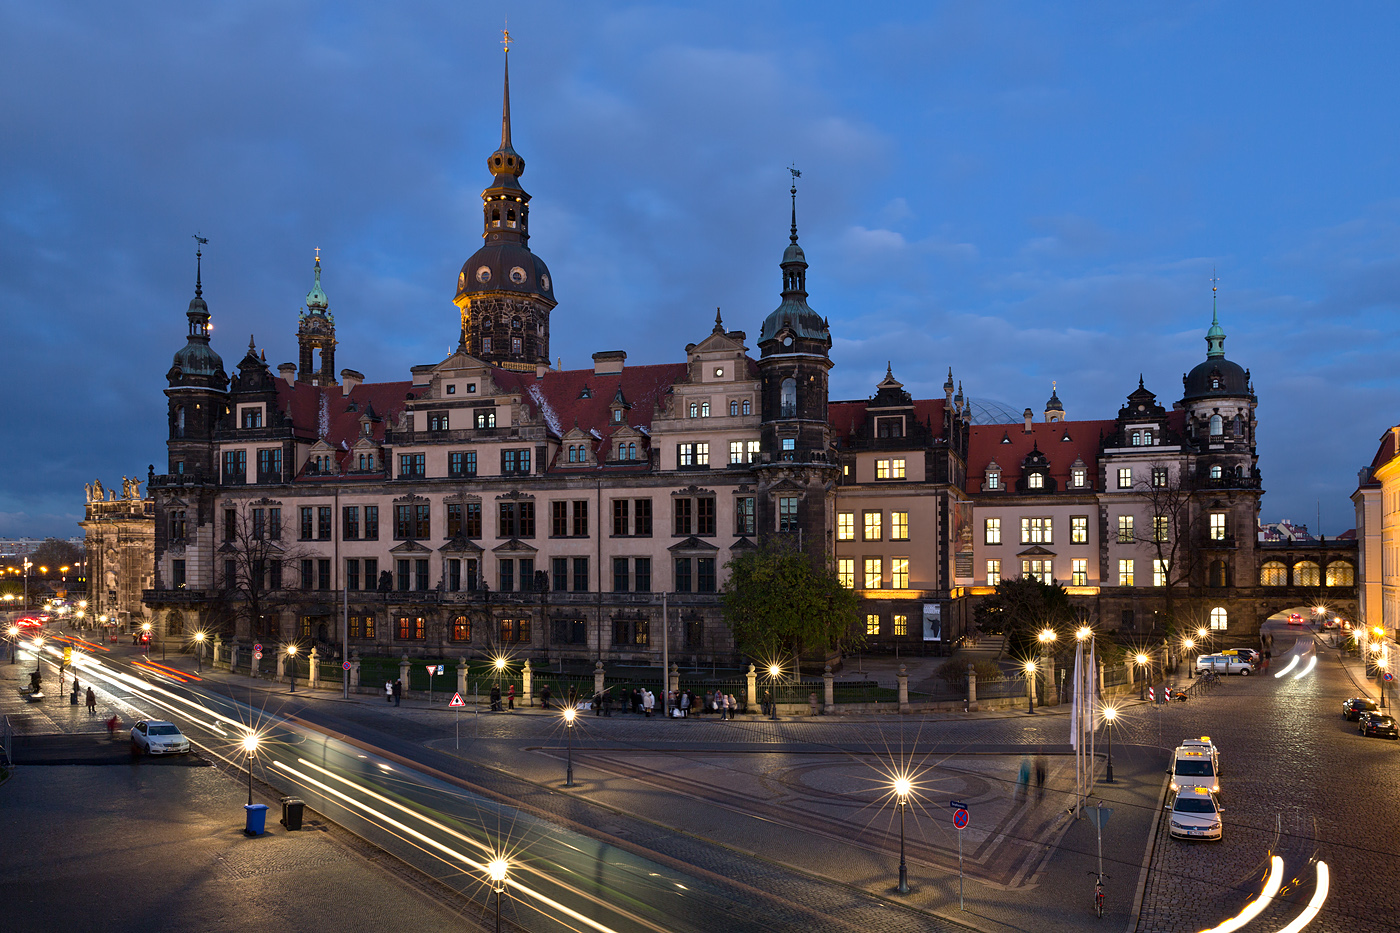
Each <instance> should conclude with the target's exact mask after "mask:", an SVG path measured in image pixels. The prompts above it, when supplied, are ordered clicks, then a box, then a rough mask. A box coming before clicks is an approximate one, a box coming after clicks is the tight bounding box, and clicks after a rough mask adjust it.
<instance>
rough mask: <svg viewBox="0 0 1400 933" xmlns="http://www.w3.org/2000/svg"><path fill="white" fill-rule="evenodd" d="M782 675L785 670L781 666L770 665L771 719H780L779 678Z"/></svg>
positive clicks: (769, 715)
mask: <svg viewBox="0 0 1400 933" xmlns="http://www.w3.org/2000/svg"><path fill="white" fill-rule="evenodd" d="M782 674H783V669H782V667H781V666H779V665H777V664H770V665H768V682H769V683H770V684H771V686H770V687H769V691H770V693H771V696H769V698H768V718H769V719H777V718H778V678H779V677H781V676H782Z"/></svg>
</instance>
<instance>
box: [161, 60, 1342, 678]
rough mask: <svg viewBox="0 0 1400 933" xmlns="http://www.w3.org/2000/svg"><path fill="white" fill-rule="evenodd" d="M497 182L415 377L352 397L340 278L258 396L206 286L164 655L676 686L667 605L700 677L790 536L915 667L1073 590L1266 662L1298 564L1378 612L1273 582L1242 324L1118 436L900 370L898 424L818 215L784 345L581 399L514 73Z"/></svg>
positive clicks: (609, 359)
mask: <svg viewBox="0 0 1400 933" xmlns="http://www.w3.org/2000/svg"><path fill="white" fill-rule="evenodd" d="M487 168H488V171H489V172H490V175H491V182H490V184H489V186H488V187H487V188H486V189H485V190H484V191H483V192H482V210H483V215H482V217H483V231H482V238H483V242H482V245H481V247H480V248H479V249H478V250H477V251H476V252H475V253H473V254H472V255H471V257H470V258H468V259H467V260H466V262H465V263H463V265H462V270H461V274H460V275H459V277H458V280H457V287H456V297H455V304H456V305H457V307H458V309H459V310H460V330H459V334H458V342H457V348H456V350H455V352H453V353H452V355H450V356H449V357H447V358H446V359H444V360H442V361H441V362H438V363H435V364H428V365H422V366H415V367H413V368H412V369H411V371H410V372H409V373H407V374H406V376H405V378H403V379H401V380H399V381H394V382H379V383H371V382H366V381H365V377H364V376H363V375H362V374H361V373H359V372H356V371H355V370H351V369H341V370H340V371H339V372H338V373H337V372H336V371H335V368H334V367H335V363H334V360H335V354H336V349H337V346H338V343H337V340H336V334H335V318H334V315H333V314H332V313H331V303H330V299H329V298H328V296H327V293H326V291H325V290H323V288H322V282H321V279H322V269H321V262H320V259H319V257H318V258H317V259H316V261H315V264H314V268H313V282H314V284H313V286H312V289H311V291H310V293H309V294H308V295H307V296H306V308H305V311H304V312H303V313H302V314H301V316H300V320H299V322H298V328H297V342H298V348H299V357H298V360H299V361H298V363H297V364H292V363H285V364H282V365H280V366H279V367H278V368H277V371H276V372H275V373H274V372H273V371H272V370H271V369H270V368H269V365H268V363H267V361H266V356H265V353H264V352H263V351H261V350H259V349H258V347H257V346H256V343H255V342H254V341H251V340H250V342H249V346H248V351H247V353H246V354H245V356H244V357H243V358H242V359H241V360H240V361H239V362H238V364H237V367H236V371H235V373H234V374H233V376H232V378H231V379H230V377H229V375H228V374H227V372H226V371H225V368H224V363H223V360H222V358H221V357H220V356H219V354H218V353H217V352H215V350H214V349H213V347H212V346H211V343H210V337H209V327H208V322H209V308H208V305H207V303H206V301H205V299H204V297H203V285H202V272H201V270H200V269H199V267H198V264H197V266H196V286H195V297H194V299H193V300H192V301H191V302H190V304H189V308H188V311H187V321H188V333H187V335H186V344H185V346H184V347H183V348H181V349H180V350H179V351H178V352H177V353H176V354H175V357H174V362H173V365H172V366H171V368H170V370H169V372H168V374H167V381H168V387H167V388H166V390H165V392H166V396H167V398H168V411H169V440H168V443H167V462H166V464H165V466H164V469H163V470H162V472H160V473H157V472H156V471H155V468H154V466H153V467H152V468H151V471H150V477H149V485H148V490H149V493H148V494H149V495H150V496H151V497H152V499H153V501H154V512H155V558H154V561H155V567H154V571H155V583H154V586H153V587H151V588H150V589H148V590H146V592H145V594H144V599H145V602H146V604H147V605H148V606H149V607H150V609H151V610H152V613H153V615H154V616H155V618H156V619H157V625H156V629H157V632H158V633H160V634H161V635H162V636H165V635H169V636H171V637H174V636H177V635H178V634H179V633H181V632H186V631H191V630H193V628H194V627H203V628H207V629H216V630H219V631H222V632H224V633H225V634H226V635H232V636H234V637H236V638H237V639H239V640H240V641H248V640H255V641H256V640H262V639H269V640H290V639H298V640H302V641H303V642H315V643H321V644H323V645H325V646H326V647H327V648H331V647H332V646H339V645H340V644H341V642H342V640H343V639H348V642H349V644H350V646H351V647H352V648H354V649H358V650H359V651H360V652H361V653H362V654H373V653H393V654H395V655H398V654H400V653H403V652H408V653H410V654H415V655H432V656H440V655H442V654H453V655H456V654H458V653H462V654H472V653H484V652H488V651H494V650H498V649H501V648H509V649H511V650H514V651H515V652H517V653H520V654H525V655H527V656H532V657H549V658H550V659H552V660H553V659H573V660H592V659H597V660H608V661H622V662H636V663H656V662H659V659H660V654H661V640H662V630H661V626H662V625H663V616H662V607H663V600H664V604H665V605H666V606H667V607H669V613H668V618H666V619H665V620H664V624H665V625H666V626H667V629H666V637H667V638H668V640H669V644H670V646H671V650H672V651H673V653H675V654H677V655H678V656H680V657H682V658H693V659H695V660H697V661H699V660H706V661H708V660H711V659H716V660H724V661H728V660H733V659H735V649H734V645H733V641H732V638H731V637H730V633H729V629H728V627H727V625H726V624H725V621H724V618H723V615H722V612H721V605H720V591H721V589H722V587H723V585H724V580H725V564H726V562H727V561H729V560H730V559H731V558H732V557H733V556H734V555H735V554H737V553H740V552H741V551H743V550H744V549H747V548H752V547H755V546H757V545H758V544H760V543H762V542H764V541H766V540H768V539H770V538H773V537H779V536H780V537H785V538H787V539H788V540H790V541H791V542H792V543H793V544H794V545H795V546H797V547H799V548H801V549H802V550H803V551H805V552H806V553H808V554H809V555H810V556H811V557H812V558H813V559H814V560H818V561H830V562H832V565H833V567H834V569H835V570H836V572H837V573H838V574H839V576H840V577H841V579H842V580H843V581H844V582H845V583H846V584H847V585H849V586H852V587H853V588H855V589H857V590H858V591H859V592H860V594H861V596H862V607H863V608H862V616H863V618H861V619H858V620H853V624H856V625H859V626H861V627H862V629H863V631H864V632H865V633H866V635H867V639H868V642H869V643H870V644H872V645H874V646H876V647H884V648H891V649H892V648H894V647H895V646H903V648H904V649H905V650H912V651H928V650H933V651H935V652H941V651H942V650H944V648H945V647H946V646H949V645H951V644H953V643H954V642H956V640H957V639H959V638H960V637H961V636H962V635H964V634H965V633H966V632H967V631H968V629H969V626H970V625H971V620H972V606H973V605H974V604H975V602H976V601H977V600H978V599H980V598H981V597H983V596H985V595H986V594H988V593H990V592H991V589H992V588H993V587H995V585H996V583H997V582H998V580H1000V579H1002V578H1008V577H1015V576H1021V575H1025V576H1036V577H1039V578H1041V579H1044V580H1047V581H1049V580H1052V579H1053V580H1057V581H1059V582H1062V583H1064V584H1066V585H1067V586H1068V587H1069V588H1070V592H1071V594H1072V596H1073V598H1074V600H1075V602H1076V604H1077V605H1079V606H1080V607H1082V611H1083V613H1084V616H1085V618H1086V619H1088V620H1090V621H1091V622H1094V623H1095V624H1097V625H1099V626H1100V627H1102V628H1106V629H1111V630H1120V631H1124V632H1129V633H1135V634H1142V635H1147V634H1152V633H1157V634H1161V632H1162V630H1163V621H1164V619H1165V618H1166V616H1167V615H1171V616H1174V617H1176V618H1181V617H1182V615H1183V613H1188V614H1194V616H1195V617H1199V618H1200V619H1202V620H1203V622H1202V624H1205V625H1209V626H1211V627H1213V628H1215V629H1216V630H1217V631H1219V632H1222V633H1226V634H1228V635H1230V636H1231V637H1240V638H1244V639H1246V640H1247V639H1250V638H1252V637H1253V636H1254V635H1255V634H1257V630H1258V625H1259V622H1260V621H1261V619H1262V618H1264V617H1267V615H1269V614H1271V613H1272V612H1275V611H1278V609H1277V608H1275V606H1276V605H1277V607H1278V608H1281V607H1282V606H1283V605H1285V604H1289V605H1291V604H1292V603H1291V602H1290V600H1292V601H1301V600H1303V599H1304V598H1309V596H1310V594H1311V593H1312V589H1311V588H1312V587H1316V588H1319V589H1324V588H1325V587H1324V585H1323V581H1322V577H1321V576H1320V577H1319V578H1318V579H1317V580H1315V581H1314V580H1313V578H1312V577H1311V576H1306V574H1305V571H1303V570H1299V571H1298V573H1299V574H1300V575H1299V576H1295V571H1294V565H1299V567H1301V565H1303V564H1311V566H1312V567H1313V568H1314V569H1317V568H1319V567H1320V566H1325V568H1326V569H1325V573H1323V576H1325V578H1326V580H1327V581H1329V584H1328V585H1331V581H1341V580H1343V579H1345V580H1346V581H1347V584H1346V586H1350V585H1351V583H1352V579H1351V576H1350V575H1349V574H1344V573H1343V572H1342V570H1341V568H1340V564H1341V562H1344V561H1347V560H1350V561H1351V562H1352V563H1354V560H1355V557H1354V555H1351V556H1350V557H1348V556H1347V555H1345V554H1342V555H1341V556H1338V554H1337V553H1331V552H1329V553H1328V554H1326V555H1323V556H1321V557H1318V556H1316V555H1310V554H1308V553H1302V552H1300V553H1297V554H1294V553H1292V552H1289V554H1287V555H1282V556H1281V560H1283V561H1285V562H1286V563H1282V564H1280V566H1283V567H1284V571H1285V573H1284V576H1283V577H1282V578H1279V579H1276V577H1277V574H1276V573H1275V572H1274V571H1267V570H1265V569H1264V568H1265V567H1267V566H1268V565H1269V559H1268V556H1267V554H1266V548H1265V546H1264V545H1261V544H1259V543H1258V541H1257V537H1258V536H1257V534H1256V529H1257V525H1258V514H1259V500H1260V497H1261V496H1262V494H1263V487H1262V482H1261V478H1260V473H1259V471H1258V468H1257V457H1256V454H1255V428H1256V419H1255V413H1256V406H1257V399H1256V397H1255V395H1254V390H1253V386H1252V384H1251V383H1250V379H1249V374H1248V371H1247V370H1245V369H1243V368H1242V367H1241V366H1239V365H1238V364H1236V363H1234V362H1232V361H1230V360H1228V359H1227V358H1226V357H1225V354H1224V342H1225V334H1224V331H1223V330H1222V329H1221V327H1220V325H1219V323H1218V320H1216V321H1213V322H1212V325H1211V328H1210V330H1209V331H1208V332H1207V334H1206V342H1207V353H1206V358H1205V360H1204V361H1203V362H1201V363H1200V364H1199V365H1197V366H1196V367H1195V368H1194V369H1193V370H1192V371H1191V372H1190V373H1188V374H1186V375H1185V376H1184V377H1183V392H1182V396H1181V398H1180V399H1179V400H1176V401H1173V402H1172V403H1170V405H1169V406H1164V405H1163V404H1161V403H1159V402H1158V400H1157V398H1156V396H1155V395H1154V394H1153V393H1152V392H1151V391H1149V390H1148V389H1147V388H1146V387H1145V385H1144V383H1143V381H1142V380H1141V379H1140V380H1139V383H1138V386H1137V388H1136V389H1135V390H1133V391H1132V392H1130V393H1129V394H1128V395H1127V397H1126V400H1125V402H1124V404H1123V405H1122V407H1121V408H1120V409H1119V410H1118V413H1117V416H1116V417H1114V418H1105V419H1100V420H1086V421H1074V420H1070V419H1069V418H1068V417H1067V413H1066V411H1065V408H1064V406H1063V404H1062V403H1061V401H1060V399H1059V397H1058V392H1055V393H1052V395H1051V398H1050V400H1049V402H1048V403H1047V404H1046V406H1045V410H1044V413H1043V418H1042V419H1041V420H1036V419H1035V417H1034V416H1033V413H1032V412H1031V410H1030V409H1026V410H1025V412H1024V416H1023V418H1022V420H1021V421H1019V422H1017V423H987V418H986V417H985V414H984V412H985V410H986V407H985V406H984V405H983V404H981V403H974V402H973V401H972V400H971V399H970V398H967V397H964V395H963V392H962V388H961V386H960V385H955V383H954V380H953V374H952V372H951V371H949V375H948V380H947V382H946V383H945V385H944V395H943V397H942V398H936V399H914V398H913V397H912V396H911V395H910V393H909V392H907V391H906V390H905V389H904V386H903V385H902V384H901V383H900V381H899V380H898V379H897V378H896V376H895V374H894V373H893V372H892V371H887V373H886V375H885V378H884V379H883V380H881V381H880V383H879V384H878V385H876V386H874V387H873V389H874V391H873V394H872V395H871V396H870V397H869V398H868V399H865V400H858V401H831V400H830V399H829V391H828V373H829V371H830V369H831V367H832V365H833V360H832V359H831V356H830V350H831V346H832V340H831V328H830V324H829V323H828V321H827V320H826V319H825V318H824V317H822V316H821V315H820V314H819V313H818V312H816V311H814V310H813V309H812V308H811V307H810V306H809V304H808V294H807V289H806V272H807V261H806V257H805V255H804V253H803V251H802V248H801V246H800V245H799V242H798V228H797V209H796V188H795V187H794V188H793V189H792V191H791V192H790V196H791V199H792V219H791V227H790V230H789V236H788V240H789V242H788V245H787V246H786V248H785V250H784V251H783V254H782V258H781V261H780V263H779V271H780V288H779V294H780V299H779V304H778V306H777V308H776V309H775V310H773V311H772V312H771V313H769V314H768V315H767V316H766V317H764V318H762V319H761V320H760V321H755V322H754V323H756V324H757V337H756V340H755V346H754V347H751V346H750V345H749V343H748V340H749V337H748V335H747V334H746V333H745V331H743V330H737V329H729V328H728V327H727V326H726V324H725V322H724V321H723V320H722V319H721V317H720V315H719V314H718V313H716V315H715V319H714V324H713V326H712V327H710V329H709V331H708V333H705V332H702V331H703V325H702V327H701V329H700V330H699V331H697V332H696V333H694V334H693V335H692V336H693V338H694V342H692V343H688V344H687V345H686V346H685V347H684V350H683V356H682V357H681V358H680V359H679V360H678V361H676V362H670V363H649V364H642V365H635V364H632V365H629V363H628V359H627V353H626V352H625V351H623V350H603V351H600V352H597V353H594V354H593V366H592V368H591V369H584V370H570V371H561V370H560V369H558V368H552V367H551V366H550V356H549V348H550V344H549V327H550V315H551V312H552V311H553V310H554V308H555V306H556V301H555V298H554V283H553V281H552V280H551V276H550V273H549V269H548V267H547V266H546V264H545V263H544V261H543V260H542V259H541V258H539V257H537V256H536V255H535V254H534V253H533V252H532V251H531V250H530V247H529V224H530V215H529V205H530V195H529V194H528V193H527V192H526V191H525V190H524V188H523V187H522V186H521V177H522V175H523V173H524V170H525V160H524V159H523V158H522V157H521V156H520V155H519V153H517V152H516V151H515V150H514V148H513V146H512V142H511V119H510V90H509V72H508V69H507V75H506V83H505V94H504V102H503V108H502V127H501V142H500V146H499V148H497V149H496V150H495V151H494V152H493V153H492V154H491V155H490V156H489V157H488V160H487ZM197 259H198V257H197ZM755 349H756V351H757V353H756V355H755V353H754V350H755ZM347 352H349V353H350V354H352V355H353V353H354V350H353V348H351V349H349V350H348V351H347V350H342V359H345V358H346V353H347ZM1002 420H1006V419H1002ZM1318 560H1321V561H1322V562H1323V563H1322V564H1321V565H1320V564H1318V563H1317V561H1318ZM1275 562H1276V563H1277V561H1275ZM1334 564H1336V565H1337V566H1334ZM1269 574H1274V575H1273V576H1269ZM1280 579H1281V582H1279V580H1280ZM1336 586H1337V587H1339V588H1338V589H1334V591H1333V595H1334V596H1337V597H1338V598H1342V599H1345V598H1346V597H1347V596H1348V595H1349V594H1350V597H1351V598H1352V599H1353V600H1354V588H1353V589H1351V590H1347V589H1345V586H1344V585H1343V584H1341V583H1340V582H1338V583H1336ZM342 626H343V628H342Z"/></svg>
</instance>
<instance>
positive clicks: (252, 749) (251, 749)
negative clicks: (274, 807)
mask: <svg viewBox="0 0 1400 933" xmlns="http://www.w3.org/2000/svg"><path fill="white" fill-rule="evenodd" d="M242 745H243V751H244V752H246V753H247V754H248V806H250V807H251V806H252V805H253V755H254V754H256V752H257V750H258V734H257V733H256V732H249V733H247V734H245V735H244V736H243V742H242Z"/></svg>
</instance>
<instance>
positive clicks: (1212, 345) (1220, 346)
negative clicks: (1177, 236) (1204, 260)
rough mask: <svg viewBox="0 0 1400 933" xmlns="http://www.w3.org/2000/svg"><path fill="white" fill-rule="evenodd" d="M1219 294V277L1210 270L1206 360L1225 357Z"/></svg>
mask: <svg viewBox="0 0 1400 933" xmlns="http://www.w3.org/2000/svg"><path fill="white" fill-rule="evenodd" d="M1219 294H1220V277H1219V276H1218V275H1216V274H1215V270H1214V269H1212V270H1211V277H1210V330H1208V331H1206V359H1216V358H1218V357H1223V356H1224V355H1225V328H1223V327H1221V326H1220V310H1219V307H1218V306H1217V300H1218V297H1219Z"/></svg>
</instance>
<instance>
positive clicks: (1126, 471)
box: [1118, 467, 1133, 489]
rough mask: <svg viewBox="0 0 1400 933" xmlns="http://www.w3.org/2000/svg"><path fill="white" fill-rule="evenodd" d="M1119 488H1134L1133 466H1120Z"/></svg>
mask: <svg viewBox="0 0 1400 933" xmlns="http://www.w3.org/2000/svg"><path fill="white" fill-rule="evenodd" d="M1118 488H1119V489H1132V488H1133V468H1132V467H1119V468H1118Z"/></svg>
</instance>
